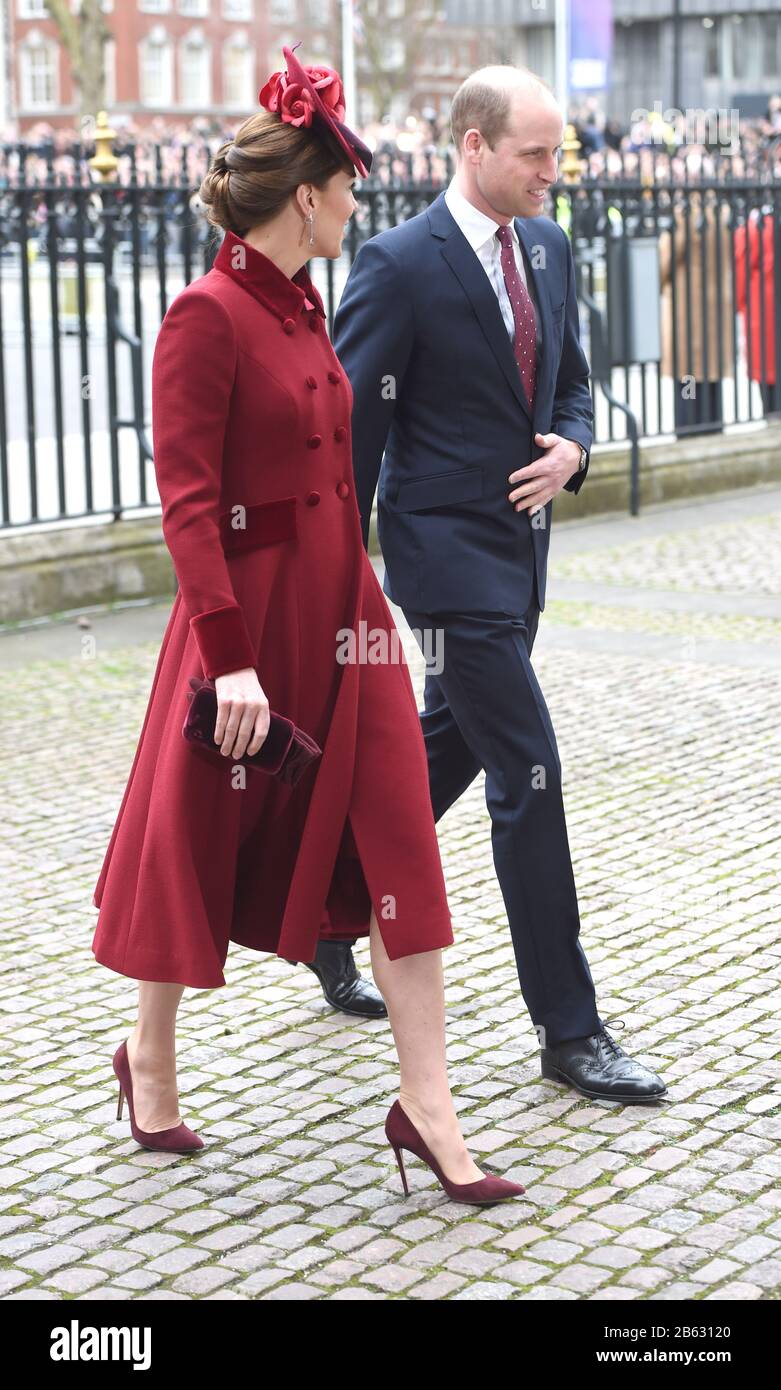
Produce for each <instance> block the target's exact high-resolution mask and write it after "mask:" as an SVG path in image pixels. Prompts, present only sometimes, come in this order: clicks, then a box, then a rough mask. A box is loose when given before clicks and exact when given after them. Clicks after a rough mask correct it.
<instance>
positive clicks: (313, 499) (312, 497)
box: [306, 492, 320, 507]
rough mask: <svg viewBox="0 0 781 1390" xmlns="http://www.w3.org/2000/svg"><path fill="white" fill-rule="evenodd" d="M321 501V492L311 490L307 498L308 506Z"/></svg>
mask: <svg viewBox="0 0 781 1390" xmlns="http://www.w3.org/2000/svg"><path fill="white" fill-rule="evenodd" d="M319 501H320V493H319V492H310V494H309V496H308V497H307V499H306V505H307V506H308V507H316V506H317V504H318V502H319Z"/></svg>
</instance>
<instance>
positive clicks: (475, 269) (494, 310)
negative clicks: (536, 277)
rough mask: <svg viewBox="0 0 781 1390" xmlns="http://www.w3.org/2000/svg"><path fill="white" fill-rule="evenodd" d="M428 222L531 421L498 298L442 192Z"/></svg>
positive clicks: (433, 205) (434, 204)
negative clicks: (439, 238)
mask: <svg viewBox="0 0 781 1390" xmlns="http://www.w3.org/2000/svg"><path fill="white" fill-rule="evenodd" d="M429 222H430V224H431V228H432V231H433V233H434V235H435V236H439V237H442V238H444V239H443V242H442V255H443V256H444V258H445V260H446V261H447V263H448V265H449V266H450V269H451V270H452V271H453V273H454V275H455V276H456V277H457V279H458V280H459V281H460V283H461V285H462V287H463V289H464V291H465V293H466V295H467V297H468V299H469V301H470V303H471V305H472V308H473V309H474V311H475V314H476V315H477V320H478V323H479V324H480V327H481V328H482V330H483V333H484V334H485V336H486V338H487V340H488V343H489V345H490V347H491V350H492V352H493V353H494V356H495V357H496V360H497V362H498V363H499V366H500V367H501V369H502V371H503V372H504V374H505V376H506V377H507V380H508V382H509V384H510V388H511V390H512V392H513V394H514V395H515V397H516V399H517V401H518V404H519V405H521V406H522V407H523V409H524V410H525V411H526V414H527V415H528V416H529V419H530V420H531V418H532V411H531V409H530V407H529V402H528V401H527V399H526V392H525V391H524V389H523V384H522V382H521V374H520V372H519V371H518V363H517V362H516V360H515V353H514V352H513V345H512V343H511V342H510V336H509V334H508V332H507V329H506V328H505V325H504V319H503V318H502V311H501V309H500V308H499V301H498V299H497V298H496V295H495V293H494V290H493V287H492V285H491V282H490V280H489V279H488V276H487V275H486V273H485V271H484V270H483V267H482V266H481V264H480V262H479V260H478V259H477V256H476V255H475V253H474V251H473V250H472V247H471V246H470V245H469V242H468V241H467V239H466V237H465V236H464V234H463V232H462V231H461V228H460V227H459V225H458V223H457V222H456V220H455V218H454V217H452V216H451V213H450V210H449V208H448V206H447V203H446V202H445V198H444V194H440V195H439V197H438V198H437V199H436V201H435V202H434V203H433V204H432V206H431V208H430V209H429ZM535 284H536V281H535Z"/></svg>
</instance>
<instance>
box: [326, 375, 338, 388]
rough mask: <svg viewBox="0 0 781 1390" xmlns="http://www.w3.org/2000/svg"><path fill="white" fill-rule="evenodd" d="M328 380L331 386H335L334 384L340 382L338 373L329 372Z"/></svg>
mask: <svg viewBox="0 0 781 1390" xmlns="http://www.w3.org/2000/svg"><path fill="white" fill-rule="evenodd" d="M328 380H329V381H330V382H332V383H333V385H334V386H335V385H336V383H337V382H338V381H339V380H340V377H339V373H338V372H329V373H328Z"/></svg>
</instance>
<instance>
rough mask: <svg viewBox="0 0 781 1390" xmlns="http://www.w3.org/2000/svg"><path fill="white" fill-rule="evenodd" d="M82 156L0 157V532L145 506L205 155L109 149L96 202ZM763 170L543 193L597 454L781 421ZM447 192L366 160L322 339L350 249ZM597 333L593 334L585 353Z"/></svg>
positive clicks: (610, 181)
mask: <svg viewBox="0 0 781 1390" xmlns="http://www.w3.org/2000/svg"><path fill="white" fill-rule="evenodd" d="M93 150H94V146H86V145H85V146H77V145H69V146H67V148H64V149H55V148H54V147H53V146H43V147H41V146H38V147H34V148H33V147H28V146H23V145H13V146H3V147H0V340H1V344H2V347H1V350H0V527H2V528H12V527H19V526H24V525H29V524H30V523H37V522H49V521H51V522H61V521H63V520H69V521H76V520H86V519H88V518H92V517H100V518H106V517H113V518H115V519H119V518H120V517H122V516H123V515H126V514H128V513H133V512H139V511H143V510H144V509H145V508H150V507H152V508H153V507H156V506H157V505H158V502H157V492H156V488H155V482H154V467H153V461H152V442H151V441H150V438H149V434H148V428H149V423H150V422H149V369H150V362H151V353H152V348H153V345H154V339H155V336H156V333H157V329H158V328H159V325H160V322H161V319H162V317H163V315H164V314H165V311H166V309H167V307H168V304H169V303H170V301H171V299H172V298H173V296H174V295H175V294H176V293H177V292H178V290H179V289H180V288H181V287H182V286H183V285H185V284H187V283H189V282H190V281H191V280H192V279H193V278H195V277H196V276H198V275H201V274H203V273H204V272H205V271H206V270H207V269H208V268H209V266H210V265H211V262H212V260H213V257H214V254H215V252H216V249H217V245H218V239H217V235H216V234H215V233H214V232H213V230H212V229H210V228H209V226H208V224H207V223H206V220H205V218H204V216H203V214H202V212H201V210H200V208H199V207H198V204H197V188H198V185H199V183H200V180H201V177H202V176H203V173H204V172H205V170H206V168H207V166H208V160H209V155H210V149H209V147H208V146H207V145H206V144H204V143H200V144H198V143H194V144H189V145H186V146H182V147H181V148H179V149H172V148H170V147H161V146H142V145H133V146H126V147H122V146H118V147H117V148H116V154H117V156H118V159H119V164H118V169H117V177H116V179H115V180H114V181H112V182H109V183H99V182H96V181H95V179H94V176H93V175H92V173H91V170H90V166H89V164H88V160H89V158H90V157H91V155H92V153H93ZM776 154H777V150H775V149H769V148H768V149H765V150H764V151H763V152H762V157H761V158H760V157H759V156H758V155H752V156H751V158H749V157H748V155H746V156H745V157H744V158H743V159H742V161H741V163H740V164H736V163H735V161H734V160H733V161H732V162H725V161H724V159H722V158H721V157H719V158H720V162H719V163H718V168H717V167H716V164H714V163H713V161H711V162H710V163H708V162H706V163H702V161H700V164H699V168H700V171H701V173H708V174H709V177H707V178H706V177H698V178H696V179H693V178H690V177H689V176H688V174H689V172H690V171H687V169H686V167H685V165H686V161H685V160H684V161H683V164H682V165H681V156H680V155H679V156H678V162H679V166H680V167H683V168H684V174H685V175H686V177H685V178H684V181H682V182H675V181H672V182H671V181H670V177H671V172H672V170H671V163H670V159H669V157H668V155H667V153H666V151H664V150H654V151H646V152H641V155H640V156H638V157H637V158H635V157H632V158H628V157H625V158H624V159H623V162H621V161H619V164H618V165H617V166H616V168H615V169H612V170H611V172H610V176H607V174H606V173H605V171H604V170H603V171H602V172H601V173H599V174H593V173H592V174H590V173H589V172H588V169H586V170H585V173H584V176H583V177H582V178H581V180H580V182H578V183H576V184H573V183H569V182H561V183H559V184H557V185H555V186H554V188H553V189H552V190H551V197H550V202H549V205H548V208H547V212H548V214H549V215H550V216H553V217H555V218H556V219H557V220H559V221H560V222H561V223H562V224H563V225H564V226H565V229H566V230H567V232H568V234H569V236H570V238H571V242H572V246H573V251H574V254H575V260H576V265H577V268H578V277H579V286H580V290H581V311H582V312H581V327H582V332H583V338H584V346H585V347H586V351H587V353H590V352H591V347H592V338H593V346H594V348H595V349H596V352H595V353H594V354H593V355H592V356H591V361H592V371H593V377H594V403H595V416H596V427H595V440H596V441H597V442H603V443H607V442H611V441H612V442H615V443H620V442H626V441H627V440H628V439H630V438H631V436H632V432H633V426H632V421H631V419H629V420H628V416H627V411H628V412H630V414H631V416H632V417H634V420H635V421H636V424H637V430H638V432H639V436H640V438H641V439H645V440H648V439H653V438H654V437H656V436H659V435H678V436H680V437H685V436H687V435H688V434H696V433H698V432H700V431H703V430H705V431H713V430H720V429H722V428H724V427H727V426H732V425H740V424H746V423H750V422H753V421H758V420H761V419H763V418H764V417H765V416H767V415H768V414H771V413H773V412H778V411H781V384H779V383H778V382H777V380H776V371H775V365H776V364H775V358H776V347H775V344H776V343H778V342H779V340H780V339H781V286H779V283H778V281H779V276H778V275H776V274H775V273H774V269H775V267H776V266H778V265H779V264H781V206H779V199H781V177H780V176H779V170H778V166H777V161H776ZM680 167H679V169H678V172H679V173H680ZM655 170H656V174H657V175H658V177H654V171H655ZM737 170H739V171H740V172H741V174H742V176H741V177H737V176H736V171H737ZM630 171H634V173H633V174H632V172H630ZM452 172H453V162H452V154H451V152H449V151H444V152H442V151H439V152H438V151H429V152H424V153H423V154H422V155H421V154H416V155H412V154H409V155H399V154H398V153H391V152H386V153H383V152H382V151H380V152H379V154H378V156H377V157H376V159H375V167H374V170H373V174H372V177H371V178H370V179H368V180H364V181H363V183H362V184H360V185H359V186H358V188H357V196H358V202H359V208H358V211H357V213H356V215H355V217H354V218H353V219H352V220H351V223H350V226H349V229H348V233H347V236H346V237H345V244H344V253H343V256H342V259H341V260H340V261H338V262H334V261H326V262H319V261H317V262H312V263H311V264H310V271H311V273H312V275H313V278H314V279H315V281H316V283H317V284H318V286H319V287H320V289H321V291H322V293H323V297H324V300H325V303H326V307H327V311H328V322H329V328H330V329H331V330H332V328H333V316H334V312H335V309H336V306H337V304H338V301H339V297H340V295H341V292H342V287H343V284H344V280H345V278H346V276H347V274H348V272H349V268H350V265H351V264H352V261H353V259H354V257H355V254H356V252H357V249H358V247H359V246H360V244H361V243H362V242H363V241H364V240H365V239H366V238H367V237H371V236H374V235H375V234H376V233H377V232H380V231H382V230H383V229H384V228H386V227H388V226H392V225H394V224H395V223H398V222H400V221H404V220H406V219H407V218H409V217H412V216H414V215H415V214H416V213H418V212H421V211H422V210H423V209H424V208H425V207H426V206H428V204H429V203H431V201H432V200H433V199H434V198H435V197H436V196H437V195H438V194H439V193H440V192H441V191H442V189H443V188H444V187H445V186H446V184H447V182H448V181H449V179H450V177H451V175H452ZM663 175H664V177H662V176H663ZM637 238H651V239H654V240H655V242H656V245H657V248H658V255H659V261H660V264H661V263H662V261H663V260H664V261H665V265H666V280H665V287H664V288H663V292H662V294H663V303H662V304H661V305H660V312H663V318H664V322H665V323H666V324H667V325H668V331H667V333H666V338H667V347H666V356H667V357H669V359H670V360H669V362H667V361H663V362H662V363H661V364H660V363H658V362H644V363H638V362H632V361H622V360H618V361H617V360H616V355H615V349H614V346H612V347H611V340H610V333H609V332H608V331H607V325H608V323H609V322H610V321H612V320H611V314H612V319H613V320H614V319H615V316H616V313H618V314H619V316H620V313H621V312H622V306H621V305H620V304H618V305H617V303H616V301H617V297H618V298H620V296H621V295H622V294H623V283H622V281H621V280H620V279H618V278H617V271H616V266H617V265H618V264H619V263H620V258H617V257H616V256H615V254H614V252H615V249H616V244H617V243H624V244H625V243H627V242H629V241H631V240H634V239H637ZM611 296H612V309H611ZM595 315H600V316H603V317H604V323H603V322H602V318H600V329H599V332H595V333H594V334H591V333H590V325H591V324H592V323H593V322H594V316H595ZM603 330H604V331H603ZM664 338H665V335H663V339H664ZM749 344H750V345H751V351H750V352H749V347H748V345H749ZM660 367H662V368H664V370H661V369H660ZM692 368H693V369H694V370H693V371H692ZM688 377H692V379H693V381H694V383H695V386H697V387H698V389H699V385H702V386H703V388H704V389H703V390H702V391H701V392H700V393H699V401H697V391H695V396H694V400H695V406H696V408H694V407H692V405H691V404H690V403H687V404H686V405H685V406H684V404H683V402H684V401H687V402H688V401H689V398H688V397H687V396H686V394H685V391H684V387H685V385H686V380H685V379H686V378H688ZM682 379H683V386H682V385H681V382H682ZM603 388H604V389H603ZM611 398H612V399H611ZM627 421H628V423H627Z"/></svg>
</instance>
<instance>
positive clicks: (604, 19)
mask: <svg viewBox="0 0 781 1390" xmlns="http://www.w3.org/2000/svg"><path fill="white" fill-rule="evenodd" d="M612 50H613V0H570V22H569V84H570V88H571V90H572V91H577V90H580V91H583V90H584V89H588V90H590V91H595V90H600V89H604V88H606V87H607V85H608V81H609V76H610V58H611V54H612Z"/></svg>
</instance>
